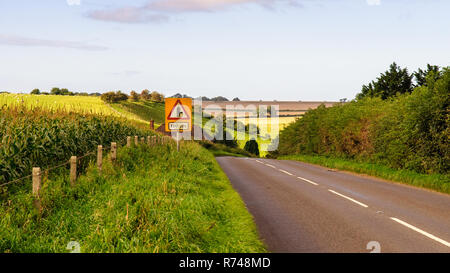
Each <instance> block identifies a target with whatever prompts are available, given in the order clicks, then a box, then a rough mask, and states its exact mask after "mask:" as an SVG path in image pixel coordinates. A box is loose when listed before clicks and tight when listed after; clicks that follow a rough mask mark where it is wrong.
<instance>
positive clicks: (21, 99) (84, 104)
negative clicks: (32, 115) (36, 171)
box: [0, 94, 141, 121]
mask: <svg viewBox="0 0 450 273" xmlns="http://www.w3.org/2000/svg"><path fill="white" fill-rule="evenodd" d="M3 105H6V106H14V105H24V106H26V107H27V108H30V109H32V108H35V107H41V108H44V109H48V110H52V111H58V110H60V111H66V112H76V113H82V114H96V115H108V116H115V117H126V118H128V119H133V120H137V121H141V119H140V118H139V117H137V116H136V115H133V114H131V113H120V112H118V111H117V110H115V109H113V108H112V107H111V106H109V105H108V104H106V103H105V102H103V101H102V100H101V99H100V98H99V97H88V96H56V95H28V94H0V106H3Z"/></svg>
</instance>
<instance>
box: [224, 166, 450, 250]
mask: <svg viewBox="0 0 450 273" xmlns="http://www.w3.org/2000/svg"><path fill="white" fill-rule="evenodd" d="M217 162H218V163H219V164H220V166H221V167H222V169H223V170H224V172H225V173H226V174H227V176H228V178H229V179H230V181H231V183H232V185H233V187H234V188H235V189H236V190H237V191H238V192H239V194H240V195H241V197H242V199H243V200H244V202H245V204H246V206H247V208H248V210H249V211H250V213H251V214H252V215H253V217H254V219H255V222H256V225H257V227H258V231H259V234H260V236H261V238H262V239H263V240H264V242H265V243H266V244H267V246H268V248H269V251H272V252H313V253H316V252H332V253H334V252H370V250H368V249H367V248H368V244H369V242H372V243H370V245H374V246H377V244H378V243H379V246H380V251H381V252H383V253H384V252H450V195H446V194H441V193H436V192H432V191H428V190H424V189H419V188H414V187H411V186H405V185H400V184H396V183H390V182H386V181H382V180H379V179H374V178H369V177H364V176H360V175H353V174H349V173H346V172H340V171H333V170H329V169H327V168H323V167H319V166H314V165H311V164H306V163H301V162H296V161H287V160H272V159H253V158H234V157H218V158H217ZM371 249H372V248H371Z"/></svg>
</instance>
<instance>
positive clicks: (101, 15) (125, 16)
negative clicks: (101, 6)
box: [88, 7, 169, 23]
mask: <svg viewBox="0 0 450 273" xmlns="http://www.w3.org/2000/svg"><path fill="white" fill-rule="evenodd" d="M88 17H89V18H92V19H96V20H101V21H112V22H118V23H145V22H164V21H167V20H169V17H168V16H167V15H164V14H147V13H146V12H143V10H142V8H137V7H123V8H118V9H113V10H96V11H93V12H91V13H89V14H88Z"/></svg>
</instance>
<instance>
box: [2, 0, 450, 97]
mask: <svg viewBox="0 0 450 273" xmlns="http://www.w3.org/2000/svg"><path fill="white" fill-rule="evenodd" d="M78 2H79V5H78ZM449 12H450V1H446V0H141V1H135V0H132V1H117V0H116V1H101V0H80V1H78V0H39V1H35V0H28V1H27V0H0V14H1V15H0V63H1V65H0V91H1V90H5V91H11V92H27V93H28V92H30V91H31V90H32V89H33V88H39V89H41V91H48V90H49V89H50V88H52V87H54V86H58V87H66V88H69V89H70V90H72V91H84V92H105V91H110V90H122V91H124V92H129V91H131V90H137V91H141V90H142V89H145V88H147V89H150V90H158V91H161V92H163V93H164V94H166V95H172V94H174V93H177V92H180V93H186V94H189V95H192V96H199V95H205V96H210V97H212V96H218V95H223V96H226V97H228V98H230V99H231V98H233V97H239V98H241V99H257V100H259V99H263V100H318V101H324V100H329V101H330V100H338V99H340V98H349V99H351V98H354V96H355V94H356V93H357V92H359V91H360V89H361V85H362V84H366V83H367V82H369V81H370V80H372V79H374V78H375V77H377V76H378V75H379V73H380V72H383V71H385V70H386V69H387V67H388V66H389V64H390V63H392V62H393V61H396V62H397V63H398V64H399V65H401V66H407V67H408V68H409V69H410V70H416V69H417V68H418V67H424V66H425V65H426V64H427V63H432V64H436V65H440V66H448V65H450V63H449V61H450V17H449V16H448V13H449Z"/></svg>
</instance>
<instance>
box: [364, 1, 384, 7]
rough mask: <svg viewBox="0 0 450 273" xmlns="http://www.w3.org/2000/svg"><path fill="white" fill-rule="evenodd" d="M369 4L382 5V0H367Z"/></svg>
mask: <svg viewBox="0 0 450 273" xmlns="http://www.w3.org/2000/svg"><path fill="white" fill-rule="evenodd" d="M366 1H367V5H369V6H379V5H381V0H366Z"/></svg>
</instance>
